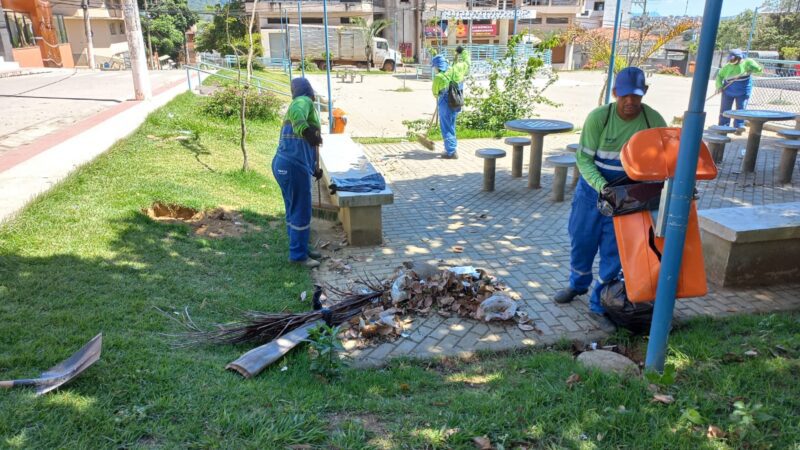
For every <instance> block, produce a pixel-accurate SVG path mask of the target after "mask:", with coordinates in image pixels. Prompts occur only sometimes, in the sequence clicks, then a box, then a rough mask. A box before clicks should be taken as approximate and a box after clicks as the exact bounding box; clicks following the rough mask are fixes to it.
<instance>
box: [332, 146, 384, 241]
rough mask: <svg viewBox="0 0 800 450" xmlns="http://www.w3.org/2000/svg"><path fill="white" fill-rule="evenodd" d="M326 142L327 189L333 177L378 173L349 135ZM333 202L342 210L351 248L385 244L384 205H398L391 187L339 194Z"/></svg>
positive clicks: (341, 216) (333, 196)
mask: <svg viewBox="0 0 800 450" xmlns="http://www.w3.org/2000/svg"><path fill="white" fill-rule="evenodd" d="M322 139H323V145H322V147H320V149H319V157H320V167H322V171H323V175H322V179H323V181H324V182H325V185H326V186H328V185H330V184H331V177H339V178H360V177H364V176H367V175H371V174H375V173H378V172H377V170H375V167H374V166H373V165H372V163H370V162H369V159H368V158H367V156H366V155H365V154H364V150H363V149H362V148H361V146H360V145H359V144H357V143H355V142H354V141H353V140H352V139H351V138H350V136H349V135H346V134H328V135H325V136H323V138H322ZM331 200H332V201H333V203H334V205H336V206H338V207H339V220H340V221H341V222H342V226H343V227H344V231H345V232H346V233H347V240H348V242H349V243H350V245H355V246H358V245H380V244H381V243H383V222H382V214H381V206H383V205H389V204H392V203H394V193H393V192H392V190H391V189H389V186H386V189H384V190H382V191H373V192H348V191H336V192H335V193H333V194H331Z"/></svg>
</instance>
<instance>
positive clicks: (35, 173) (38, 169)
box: [0, 78, 188, 223]
mask: <svg viewBox="0 0 800 450" xmlns="http://www.w3.org/2000/svg"><path fill="white" fill-rule="evenodd" d="M187 88H188V87H187V84H186V80H185V78H184V79H182V80H180V81H173V82H171V83H170V84H167V85H163V86H161V87H160V88H159V89H155V90H154V91H153V94H154V96H153V98H152V99H150V100H148V101H143V102H142V101H125V102H122V103H120V104H118V105H115V106H113V107H111V108H108V109H106V110H104V111H102V112H99V113H97V114H95V115H93V116H90V117H88V118H86V119H83V120H81V121H79V122H77V123H75V124H74V125H72V126H71V127H69V128H68V129H62V130H61V131H57V132H55V133H51V134H48V135H46V136H44V137H41V138H39V139H37V140H36V141H34V142H31V143H29V144H27V145H23V146H20V147H17V148H14V149H11V150H9V151H7V152H5V153H3V154H2V155H0V192H2V193H3V195H2V197H0V223H2V222H5V221H6V220H8V219H10V218H11V217H13V216H14V214H16V213H17V212H18V211H19V210H20V209H22V208H23V207H24V206H25V205H26V204H27V203H28V202H30V201H31V200H32V199H34V198H35V197H36V196H38V195H39V194H41V193H43V192H45V191H47V190H48V189H50V188H51V187H52V186H53V185H55V184H56V183H58V182H59V181H61V180H63V179H64V178H66V177H67V176H68V175H69V174H70V173H72V171H74V170H75V169H76V168H78V167H79V166H81V165H83V164H85V163H87V162H89V161H91V160H93V159H94V158H96V157H97V156H98V155H100V154H102V153H103V152H105V151H106V150H108V149H109V148H110V147H111V146H112V145H114V143H116V142H117V141H118V140H120V139H122V138H124V137H126V136H128V135H129V134H130V133H132V132H133V131H135V130H136V129H137V128H138V127H139V126H140V125H141V124H142V123H143V122H144V120H145V118H146V117H147V115H148V114H150V113H151V112H152V111H154V110H155V109H157V108H160V107H161V106H163V105H165V104H166V103H168V102H169V101H170V100H172V99H173V98H175V97H176V96H178V95H179V94H181V93H183V92H186V90H187Z"/></svg>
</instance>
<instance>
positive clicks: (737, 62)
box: [717, 48, 764, 134]
mask: <svg viewBox="0 0 800 450" xmlns="http://www.w3.org/2000/svg"><path fill="white" fill-rule="evenodd" d="M763 70H764V69H763V68H762V67H761V66H760V65H759V64H758V63H757V62H755V61H753V60H752V59H750V58H745V57H744V53H743V52H742V51H741V50H740V49H738V48H735V49H733V50H731V51H730V53H729V54H728V63H727V64H725V65H724V66H723V67H722V68H721V69H720V70H719V73H718V74H717V90H718V91H719V90H721V91H722V103H721V104H720V106H719V124H720V125H724V126H730V124H731V119H729V118H727V117H725V116H723V115H722V113H724V112H725V111H730V110H731V109H732V108H733V102H734V101H736V109H747V102H748V101H749V100H750V94H752V93H753V78H752V77H751V76H750V75H751V74H754V73H761V72H763ZM733 126H735V127H736V128H737V130H738V132H737V134H741V130H743V129H744V120H742V119H736V120H735V121H734V122H733Z"/></svg>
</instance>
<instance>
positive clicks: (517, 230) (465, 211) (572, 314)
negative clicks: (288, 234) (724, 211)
mask: <svg viewBox="0 0 800 450" xmlns="http://www.w3.org/2000/svg"><path fill="white" fill-rule="evenodd" d="M577 138H578V136H577V135H576V134H573V133H568V134H562V135H550V136H548V137H547V138H545V147H546V149H545V156H547V155H549V154H555V153H561V152H562V151H561V150H560V149H561V148H563V146H564V145H566V144H568V143H570V142H575V141H577ZM772 141H774V139H770V138H767V137H765V138H764V140H763V142H762V150H761V151H760V152H759V157H758V166H757V175H755V176H753V175H749V176H744V175H740V174H737V173H735V172H736V168H737V167H738V166H739V163H740V162H741V159H742V156H741V149H742V148H743V145H744V144H745V139H744V137H742V138H739V139H737V140H736V141H734V143H733V144H731V145H729V146H728V150H727V151H726V154H725V161H724V163H723V164H722V167H721V173H720V176H719V178H718V179H717V180H715V181H713V182H701V183H700V184H699V186H698V189H699V191H700V194H701V199H700V203H699V205H700V208H701V209H706V208H720V207H728V206H747V205H760V204H769V203H779V202H789V201H800V185H799V183H798V182H795V184H794V185H793V186H789V187H783V186H780V185H775V184H774V182H773V180H774V174H775V170H776V169H777V164H778V161H779V158H780V153H779V151H777V150H772V148H774V147H772V146H771V144H770V143H771V142H772ZM482 147H498V148H504V147H505V146H504V145H503V144H502V141H497V140H472V141H463V142H461V143H460V152H459V153H460V159H458V160H455V161H454V160H441V159H439V158H438V155H437V154H435V153H433V152H430V151H427V150H424V149H423V148H422V147H420V146H419V145H418V144H416V143H402V144H395V145H373V146H367V147H366V148H367V150H366V151H367V153H368V154H369V156H370V158H371V160H372V161H373V163H374V164H375V165H376V166H377V167H378V168H379V170H380V171H382V172H383V174H384V175H385V177H386V178H387V180H388V181H389V182H390V184H391V187H392V189H393V190H394V192H395V203H394V204H393V205H390V206H387V207H384V216H383V224H384V241H385V242H384V245H383V246H380V247H369V248H345V249H344V250H342V251H341V252H337V253H339V255H338V256H337V257H342V256H345V257H349V258H351V260H352V261H353V262H352V265H353V269H354V272H358V273H363V272H364V271H366V272H369V273H373V274H375V275H377V276H381V277H385V276H388V275H390V274H391V273H392V271H393V270H394V269H395V268H396V267H398V266H399V265H400V264H401V263H402V262H403V261H409V260H424V261H427V262H430V263H432V264H438V265H440V266H455V265H473V266H476V267H483V268H486V269H488V270H489V271H490V272H491V273H492V274H494V275H496V276H498V277H499V278H501V279H503V280H504V281H505V282H506V283H507V284H508V285H509V287H510V289H511V291H512V293H513V294H514V295H515V296H517V298H518V299H519V300H520V301H521V305H520V307H521V309H522V310H524V311H527V312H528V313H529V315H530V316H531V318H533V320H534V321H535V323H536V326H537V327H538V328H539V329H540V330H542V332H543V333H542V334H537V333H535V332H523V331H521V330H519V329H518V328H517V327H516V326H514V325H503V324H497V323H489V324H486V323H479V322H476V321H472V320H467V319H460V318H449V319H444V318H442V317H439V316H437V315H432V316H429V317H427V318H421V317H420V318H416V319H415V321H414V325H413V328H412V330H411V332H410V336H409V337H407V338H401V339H399V340H397V341H396V342H393V343H384V344H381V345H379V346H376V347H371V348H364V349H356V348H353V347H352V343H348V345H349V349H350V353H351V356H352V357H353V358H355V359H356V360H357V362H358V363H359V364H363V365H375V364H380V363H381V362H382V361H384V360H385V359H386V358H390V357H398V356H411V357H430V356H436V355H457V354H468V353H470V352H473V351H475V350H504V349H511V348H515V347H522V346H531V345H538V344H544V343H551V342H554V341H556V340H558V339H560V338H562V337H566V338H569V339H573V338H575V339H583V340H587V339H596V338H599V337H602V336H604V335H605V334H606V333H608V332H609V331H611V330H613V327H612V326H611V325H610V323H608V322H607V321H606V320H605V319H599V320H598V319H596V318H595V317H593V316H592V315H591V314H589V312H588V306H587V301H588V299H587V297H586V296H581V297H579V299H578V300H576V301H574V302H572V303H571V304H568V305H558V304H555V303H554V302H552V301H551V300H550V298H551V297H552V295H553V294H554V293H555V292H556V291H557V290H558V289H560V288H562V287H563V286H564V285H565V283H566V280H567V278H568V275H569V238H568V236H567V231H566V230H567V219H568V216H569V205H570V200H571V195H572V189H571V188H569V187H568V192H567V198H566V200H565V201H564V202H562V203H554V202H553V201H552V200H551V192H550V186H551V184H552V177H553V171H552V168H549V167H547V166H546V165H545V167H544V169H543V175H542V186H543V188H542V189H538V190H529V189H528V188H527V178H526V176H527V162H526V164H525V167H524V170H523V177H522V178H516V179H512V178H511V158H510V153H511V152H510V151H509V152H508V153H509V155H508V156H507V157H506V158H504V159H501V160H499V161H498V167H497V185H496V190H495V192H491V193H486V192H482V191H481V179H482V167H483V161H482V160H480V159H478V158H476V157H475V156H474V152H475V150H476V149H478V148H482ZM527 157H528V151H527V149H526V152H525V158H527ZM797 170H798V171H800V168H798V169H797ZM570 175H571V173H570ZM797 178H798V177H797V176H796V177H795V179H797ZM454 245H458V246H461V247H463V248H464V250H463V253H455V252H453V251H452V247H453V246H454ZM318 277H319V278H321V279H322V280H323V281H325V282H328V283H331V284H334V285H339V286H343V285H346V284H347V282H348V280H352V278H354V277H355V275H353V274H345V275H341V274H337V273H335V272H333V271H330V270H328V269H327V268H323V269H322V270H321V271H320V272H319V273H318ZM710 290H711V292H710V293H709V294H708V295H707V296H705V297H703V298H697V299H684V300H679V301H678V303H677V308H676V317H677V318H678V319H679V320H680V319H685V318H688V317H692V316H697V315H711V316H715V317H716V316H724V315H726V314H731V313H741V312H763V311H773V310H787V309H796V308H800V295H799V294H798V292H800V283H798V284H794V285H784V286H773V287H768V288H761V289H749V290H736V291H732V290H724V289H718V288H715V287H714V286H710Z"/></svg>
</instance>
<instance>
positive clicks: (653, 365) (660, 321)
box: [645, 0, 722, 372]
mask: <svg viewBox="0 0 800 450" xmlns="http://www.w3.org/2000/svg"><path fill="white" fill-rule="evenodd" d="M721 9H722V0H706V7H705V11H704V13H703V24H702V27H701V28H700V30H701V31H700V45H699V48H698V52H697V66H696V68H695V72H694V78H693V79H692V90H691V96H690V97H689V109H688V110H687V111H686V112H685V113H684V115H683V128H682V130H681V143H680V148H679V150H678V166H677V168H676V170H675V178H674V180H673V182H672V192H671V194H670V196H669V203H668V207H667V211H668V212H667V217H666V228H667V231H666V241H665V243H664V252H663V257H662V258H661V270H660V272H659V274H658V289H657V290H656V301H655V309H654V311H653V322H652V325H651V326H650V342H649V343H648V344H647V358H646V359H645V367H646V368H647V369H650V370H657V371H659V372H661V371H663V370H664V360H665V359H666V354H667V338H668V337H669V328H670V324H671V323H672V314H673V310H674V308H675V294H676V292H677V287H678V274H679V273H680V267H681V258H682V257H683V245H684V242H685V240H686V224H687V223H688V220H689V207H690V204H691V201H692V197H693V196H694V183H695V175H696V173H695V172H696V171H697V157H698V155H699V153H700V140H701V138H702V136H703V125H704V124H705V118H706V114H705V112H704V111H703V110H704V108H705V98H706V90H707V89H708V79H709V75H710V74H711V64H712V59H713V58H714V43H715V41H716V40H717V28H718V27H719V16H720V11H721Z"/></svg>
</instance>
